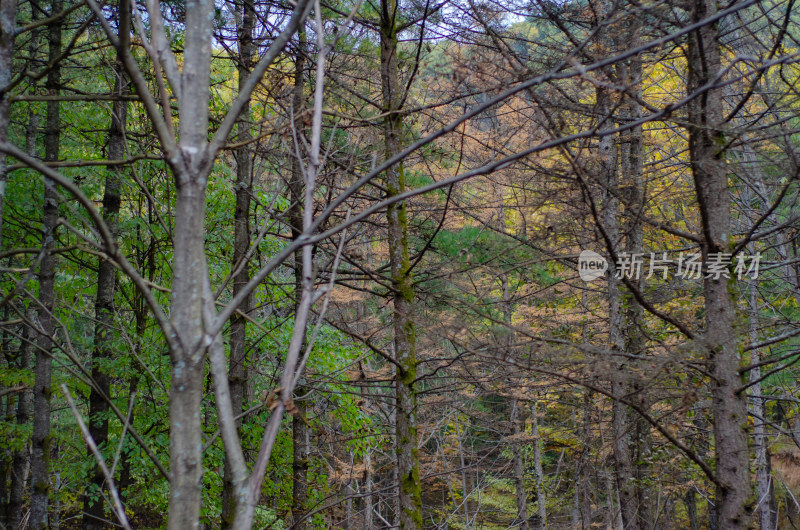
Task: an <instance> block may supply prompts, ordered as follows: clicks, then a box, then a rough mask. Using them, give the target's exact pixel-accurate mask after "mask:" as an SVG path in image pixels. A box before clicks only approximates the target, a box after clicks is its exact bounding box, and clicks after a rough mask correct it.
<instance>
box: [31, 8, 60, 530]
mask: <svg viewBox="0 0 800 530" xmlns="http://www.w3.org/2000/svg"><path fill="white" fill-rule="evenodd" d="M50 6H51V12H52V13H58V12H59V11H60V10H61V0H53V1H52V2H51V4H50ZM47 34H48V59H49V61H50V62H53V63H56V64H54V66H53V67H52V68H51V70H50V72H49V73H48V74H47V80H46V82H45V88H46V89H47V94H48V95H51V96H55V95H57V94H58V92H59V88H60V84H61V67H60V66H59V65H58V64H57V59H58V57H59V55H60V54H61V21H60V20H56V21H54V22H52V23H50V24H48V26H47ZM46 128H47V129H46V132H45V143H44V149H45V153H44V158H45V161H47V162H52V161H55V160H58V152H59V142H60V132H61V118H60V106H59V103H58V101H48V102H47V123H46ZM44 185H45V190H44V212H43V222H42V247H43V249H44V251H45V256H44V258H43V259H42V262H41V265H40V267H39V312H38V315H37V319H38V324H39V333H40V335H39V337H38V339H37V349H36V368H35V375H34V386H33V400H34V401H33V441H32V452H31V512H30V519H29V523H28V524H29V527H30V528H33V529H35V530H38V529H44V528H47V527H48V525H49V522H48V510H49V495H50V394H51V389H50V386H51V372H52V358H51V355H52V351H53V341H52V338H53V335H54V332H55V323H54V320H53V306H54V302H55V268H56V263H55V255H54V254H52V250H53V248H54V246H55V230H56V225H57V222H58V195H57V194H56V190H55V183H54V182H53V181H51V180H49V179H47V178H45V179H44Z"/></svg>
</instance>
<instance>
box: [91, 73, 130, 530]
mask: <svg viewBox="0 0 800 530" xmlns="http://www.w3.org/2000/svg"><path fill="white" fill-rule="evenodd" d="M123 72H124V69H123V68H122V64H121V62H117V63H116V65H115V67H114V73H115V76H116V80H115V82H114V95H116V96H123V95H124V94H125V93H126V92H127V80H126V78H125V76H124V73H123ZM127 117H128V104H127V103H126V102H125V101H124V100H123V99H122V98H121V97H120V99H119V100H117V101H115V102H114V105H113V107H112V116H111V127H110V129H109V131H108V157H109V159H111V160H122V159H123V158H124V157H125V126H126V122H127ZM121 172H122V169H121V166H109V167H107V168H106V182H105V190H104V192H103V219H104V220H105V222H106V224H107V225H108V228H109V230H110V232H111V235H112V236H113V237H114V238H116V236H117V231H118V227H119V209H120V200H121V197H120V194H121V189H122V182H121V178H120V176H121ZM115 284H116V267H115V266H114V264H113V263H111V262H110V261H108V260H104V259H102V258H101V259H100V266H99V271H98V273H97V296H96V298H95V306H94V311H95V330H94V350H93V351H92V379H93V381H94V386H92V388H91V392H90V394H89V420H90V421H89V434H90V435H91V436H92V438H93V439H94V441H95V443H96V444H97V446H98V448H100V449H102V448H103V447H104V446H105V445H106V442H107V441H108V418H107V413H108V409H109V405H108V400H109V399H110V398H111V377H110V375H109V373H108V368H107V367H106V366H104V364H105V363H106V362H108V360H109V359H110V358H111V357H112V343H113V341H112V340H111V337H109V334H110V333H111V332H112V330H113V329H114V291H115ZM87 454H88V458H89V459H91V460H94V457H93V456H92V452H91V450H89V449H87ZM105 481H106V478H105V476H104V475H103V471H102V469H101V468H100V465H99V463H95V467H94V471H93V473H92V475H91V477H90V482H89V484H90V486H89V487H88V488H87V494H86V496H85V497H84V501H83V528H85V529H95V528H106V527H107V526H108V525H107V524H106V523H105V522H104V521H105V519H106V517H105V510H104V503H103V484H104V483H105Z"/></svg>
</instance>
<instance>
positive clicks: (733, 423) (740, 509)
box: [687, 0, 751, 530]
mask: <svg viewBox="0 0 800 530" xmlns="http://www.w3.org/2000/svg"><path fill="white" fill-rule="evenodd" d="M715 12H716V3H715V2H713V1H711V0H703V1H700V2H696V3H694V4H693V6H692V11H691V17H692V18H691V19H692V22H696V21H700V20H703V19H704V18H705V17H708V16H710V15H713V14H714V13H715ZM720 48H721V47H720V43H719V35H718V31H717V26H716V25H705V26H702V27H701V28H700V29H698V30H696V31H694V32H692V33H691V34H690V35H689V57H688V63H689V82H688V92H689V93H692V92H694V91H695V90H698V89H701V88H703V87H706V86H707V85H708V84H709V83H712V82H715V81H716V79H715V78H716V76H717V75H718V74H719V72H720V71H721V64H722V62H721V52H720ZM722 119H723V109H722V88H719V87H714V88H709V89H707V91H706V93H705V94H704V95H703V96H701V97H698V98H695V99H694V100H692V101H691V102H690V104H689V126H688V127H687V128H688V132H689V150H690V155H691V169H692V174H693V177H694V184H695V190H696V193H697V201H698V206H699V210H700V216H701V221H702V227H703V233H702V244H701V246H702V254H703V262H704V263H705V262H707V261H708V259H709V254H712V253H725V252H730V251H731V244H732V242H731V238H730V234H731V216H730V194H729V191H728V176H727V171H726V168H725V161H724V156H723V155H722V153H720V152H719V147H720V146H722V145H724V144H725V138H724V136H723V133H722V131H721V130H720V127H721V123H722ZM703 294H704V297H705V312H706V316H705V333H704V335H703V339H704V341H705V347H706V348H707V358H708V361H709V363H710V365H711V375H712V382H711V393H712V405H711V407H712V413H713V424H714V425H713V431H714V450H715V454H714V456H715V460H716V475H717V476H716V478H717V483H718V485H717V495H716V497H717V499H716V502H717V504H716V513H717V523H718V524H719V526H720V527H722V528H725V529H726V530H735V529H737V528H746V527H747V526H748V525H749V515H748V514H747V506H748V504H749V498H750V495H751V486H750V473H749V469H748V468H749V458H748V457H749V454H748V448H747V433H746V431H745V429H746V425H747V410H746V406H745V402H744V399H743V397H742V395H740V393H738V392H737V390H738V388H739V387H740V386H741V384H742V380H741V376H740V375H739V373H738V367H739V359H738V349H737V344H736V338H735V337H736V335H735V332H734V317H735V313H734V305H733V301H732V300H731V295H730V293H729V292H728V280H727V279H726V278H725V277H723V276H721V277H719V278H713V277H706V278H704V280H703Z"/></svg>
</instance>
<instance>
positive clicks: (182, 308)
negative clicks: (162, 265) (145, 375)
mask: <svg viewBox="0 0 800 530" xmlns="http://www.w3.org/2000/svg"><path fill="white" fill-rule="evenodd" d="M203 191H204V190H203V187H202V186H201V185H200V184H199V183H198V182H197V181H193V180H190V181H187V182H184V183H182V184H181V185H179V186H178V196H177V212H176V215H175V232H174V233H175V237H174V239H175V250H174V258H173V273H174V278H175V279H174V286H173V290H172V321H173V324H174V326H175V328H176V329H177V330H178V335H179V337H180V343H181V347H180V349H179V350H178V351H175V352H172V355H173V360H172V382H171V387H170V402H169V405H170V406H169V413H170V438H171V447H170V472H171V474H172V481H171V483H170V486H171V487H170V507H169V528H170V530H181V529H183V528H199V524H200V492H201V477H202V458H203V455H202V452H201V449H202V446H203V439H202V430H201V422H200V404H201V400H202V391H203V375H204V366H205V365H204V358H205V349H204V347H203V345H202V344H201V341H200V339H201V337H202V333H203V325H202V303H203V300H202V291H203V277H204V275H205V274H207V271H206V263H205V253H204V248H203V235H204V232H205V230H204V226H203V220H204V210H205V195H204V193H203Z"/></svg>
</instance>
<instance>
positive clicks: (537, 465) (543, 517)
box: [531, 401, 547, 530]
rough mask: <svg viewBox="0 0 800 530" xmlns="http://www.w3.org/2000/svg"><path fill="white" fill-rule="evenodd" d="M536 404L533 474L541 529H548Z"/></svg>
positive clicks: (532, 425) (532, 419) (533, 434)
mask: <svg viewBox="0 0 800 530" xmlns="http://www.w3.org/2000/svg"><path fill="white" fill-rule="evenodd" d="M536 408H537V407H536V402H535V401H533V402H532V403H531V435H532V436H533V473H534V478H535V480H536V508H537V513H538V515H539V528H540V529H541V530H544V529H545V528H547V498H546V496H545V493H544V471H543V470H542V440H541V438H540V436H539V412H538V411H537V410H536Z"/></svg>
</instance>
